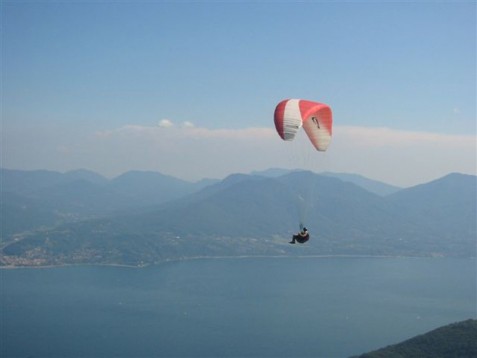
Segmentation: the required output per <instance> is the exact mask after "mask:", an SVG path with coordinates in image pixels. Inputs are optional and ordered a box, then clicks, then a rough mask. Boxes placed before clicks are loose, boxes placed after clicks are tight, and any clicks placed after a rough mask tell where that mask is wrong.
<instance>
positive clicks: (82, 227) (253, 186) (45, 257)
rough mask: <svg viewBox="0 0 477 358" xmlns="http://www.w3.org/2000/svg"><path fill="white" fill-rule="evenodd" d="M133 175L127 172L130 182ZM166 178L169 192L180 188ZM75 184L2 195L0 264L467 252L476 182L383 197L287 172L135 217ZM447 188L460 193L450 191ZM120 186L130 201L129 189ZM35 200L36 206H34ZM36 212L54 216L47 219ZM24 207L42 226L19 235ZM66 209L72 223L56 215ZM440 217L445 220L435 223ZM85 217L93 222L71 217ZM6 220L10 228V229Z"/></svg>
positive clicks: (104, 194)
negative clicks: (300, 234) (301, 229)
mask: <svg viewBox="0 0 477 358" xmlns="http://www.w3.org/2000/svg"><path fill="white" fill-rule="evenodd" d="M141 174H142V173H131V174H130V175H131V177H130V178H133V177H134V176H138V175H139V176H141ZM150 174H151V173H146V177H147V180H150V178H152V177H155V178H160V179H162V176H161V175H157V173H152V175H150ZM42 175H43V173H42ZM48 175H51V173H48ZM42 178H43V176H42ZM166 179H167V180H166V181H169V182H172V185H177V186H176V187H181V186H183V185H187V183H184V182H183V181H177V182H176V181H174V180H173V178H172V179H171V178H170V177H169V178H166ZM42 180H43V179H42ZM121 180H124V178H122V179H121ZM128 180H130V179H128ZM128 180H126V182H127V181H128ZM147 180H146V181H147ZM24 182H25V181H24ZM80 182H81V183H82V185H79V183H80ZM80 182H78V181H70V182H66V183H60V184H56V186H55V188H56V189H55V190H56V192H55V190H53V192H49V191H50V190H52V187H51V186H50V187H48V186H45V185H41V186H37V188H39V189H37V190H36V191H30V192H29V194H28V195H30V197H23V196H21V195H20V194H13V193H11V192H2V201H3V200H5V201H6V203H7V206H6V207H7V208H9V209H8V213H7V214H5V215H3V217H2V220H4V221H5V224H6V225H4V224H2V237H3V251H2V252H3V255H2V256H1V258H0V259H1V262H2V264H3V265H12V264H59V263H123V264H124V263H127V264H132V265H138V264H146V263H152V262H156V261H160V260H164V259H173V258H181V257H193V256H214V255H227V256H230V255H232V256H233V255H245V254H247V255H293V254H300V255H302V254H306V255H339V254H346V255H411V256H413V255H416V256H429V255H442V256H469V255H471V256H472V255H473V254H475V238H476V232H477V230H476V224H475V219H473V218H475V215H476V207H475V206H476V204H475V201H474V202H472V201H471V200H469V198H472V197H473V196H474V197H475V193H476V177H475V176H465V175H461V174H451V175H448V176H446V177H444V178H440V179H438V180H436V181H433V182H431V183H428V184H423V185H422V186H417V187H414V188H409V189H403V190H401V191H399V192H397V193H395V194H392V195H389V196H382V195H377V194H374V193H372V192H369V191H367V190H365V189H363V188H361V187H359V186H357V185H355V184H353V183H350V182H346V181H343V180H341V179H337V178H334V177H331V176H323V175H317V174H313V173H311V172H297V171H293V172H288V173H287V174H285V175H282V176H278V177H274V176H261V175H246V174H234V175H231V176H229V177H228V178H226V179H224V180H222V181H220V182H217V183H215V184H213V185H209V186H206V187H205V188H202V189H201V190H196V191H192V193H191V194H188V195H187V194H183V196H181V197H180V198H179V199H177V200H174V201H169V202H165V201H161V200H162V198H161V200H158V202H159V203H158V204H157V205H156V206H149V207H148V209H141V210H136V211H131V210H124V208H125V207H126V206H125V205H126V204H127V200H128V195H126V194H125V193H124V191H126V190H124V191H122V192H121V195H119V196H115V194H117V193H118V192H117V191H116V190H114V189H112V188H111V187H110V186H108V185H104V184H101V186H98V184H93V183H91V182H83V181H80ZM138 182H140V181H138ZM43 183H44V181H42V184H43ZM56 183H58V181H57V182H56ZM150 183H153V181H151V182H150ZM122 185H124V184H122ZM150 185H153V184H150ZM65 187H66V188H69V189H71V187H73V188H77V189H78V190H77V191H73V194H72V195H71V197H70V196H68V193H69V194H71V192H69V190H66V192H65V193H64V192H62V190H61V189H64V188H65ZM146 187H147V186H143V187H142V189H145V188H146ZM190 188H191V187H189V188H188V190H191V189H190ZM456 188H459V189H458V190H459V191H460V192H461V194H456V190H457V189H456ZM101 189H102V190H101ZM127 189H128V190H130V193H129V194H130V195H132V193H133V192H134V188H133V187H129V188H127ZM17 191H18V190H17ZM20 192H21V191H20ZM147 192H148V190H144V191H143V194H145V193H147ZM420 193H423V194H420ZM15 195H16V196H15ZM25 195H26V194H25ZM35 195H36V196H35ZM42 198H44V199H42ZM79 199H81V200H79ZM302 199H305V200H302ZM431 199H432V200H431ZM28 200H31V201H30V202H29V201H28ZM77 200H79V201H77ZM122 200H126V202H122ZM25 201H26V203H27V204H25ZM41 202H42V203H43V204H44V205H43V207H42V206H41V205H40V206H39V205H38V204H39V203H41ZM138 202H140V201H138ZM146 202H147V201H146ZM303 202H306V205H304V204H303ZM12 203H14V204H15V203H16V205H17V206H15V205H14V204H12ZM28 203H29V204H28ZM55 203H56V207H57V208H56V210H57V211H56V212H55V211H54V210H53V208H54V207H55ZM87 203H91V204H90V206H86V205H87ZM136 203H137V202H136ZM12 205H13V206H12ZM105 207H108V209H109V210H110V211H107V210H105V209H106V208H105ZM118 207H121V208H123V211H122V214H120V215H118V214H115V215H113V213H114V211H112V210H111V209H113V208H116V209H117V208H118ZM25 208H27V209H28V210H27V209H25ZM45 208H51V209H52V210H53V211H51V212H50V216H48V215H46V214H48V213H49V212H48V210H45ZM33 209H36V210H37V212H38V213H40V212H41V210H43V211H44V212H43V213H41V214H42V215H46V217H45V222H44V223H43V224H42V225H41V223H39V224H38V226H37V227H38V230H35V228H36V227H35V225H24V227H23V228H22V227H21V223H18V222H17V221H18V220H16V221H15V217H17V216H18V215H21V214H22V213H23V215H25V218H26V221H27V222H28V220H31V218H32V217H35V215H34V214H33V213H31V212H29V210H33ZM21 210H24V211H23V212H22V211H21ZM58 210H60V212H58ZM102 210H103V211H102ZM68 212H74V213H76V214H75V215H77V217H73V218H69V217H67V218H63V217H61V215H65V213H68ZM300 212H301V214H302V216H303V213H305V214H306V215H304V216H306V220H305V224H306V225H307V226H308V228H309V229H310V232H311V233H312V240H310V242H309V243H308V244H307V245H303V246H299V247H293V246H292V245H289V244H288V240H289V237H290V236H291V235H292V233H293V232H294V231H296V230H297V229H298V222H299V218H300ZM52 213H54V215H53V214H52ZM106 214H107V216H106ZM443 215H444V216H446V220H441V217H442V216H443ZM52 216H53V217H52ZM40 217H41V216H39V217H38V218H40ZM28 218H30V219H28ZM85 218H95V219H94V220H91V219H90V220H80V219H85ZM39 221H41V220H39ZM68 221H69V222H70V223H68ZM71 221H77V222H75V223H73V222H71ZM15 222H17V224H19V225H13V224H12V223H15ZM62 223H63V224H62ZM22 231H23V232H22Z"/></svg>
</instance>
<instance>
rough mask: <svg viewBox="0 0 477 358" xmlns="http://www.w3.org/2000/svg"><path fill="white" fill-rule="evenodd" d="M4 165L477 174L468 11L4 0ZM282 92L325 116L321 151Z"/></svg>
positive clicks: (385, 176)
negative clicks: (291, 137)
mask: <svg viewBox="0 0 477 358" xmlns="http://www.w3.org/2000/svg"><path fill="white" fill-rule="evenodd" d="M1 12H2V19H1V20H2V89H1V90H2V91H1V93H2V123H1V149H2V154H1V160H2V166H3V167H6V168H11V169H51V170H59V171H66V170H71V169H78V168H85V169H90V170H94V171H97V172H99V173H101V174H103V175H105V176H108V177H112V176H116V175H118V174H121V173H123V172H125V171H127V170H131V169H136V170H153V171H159V172H161V173H164V174H169V175H173V176H176V177H179V178H182V179H186V180H198V179H201V178H204V177H212V178H223V177H225V176H226V175H228V174H230V173H236V172H245V173H247V172H250V171H252V170H263V169H267V168H271V167H280V168H307V169H312V170H315V171H317V172H319V171H334V172H348V173H358V174H362V175H365V176H367V177H369V178H372V179H377V180H382V181H385V182H388V183H391V184H396V185H400V186H409V185H414V184H418V183H422V182H426V181H430V180H433V179H436V178H438V177H440V176H443V175H445V174H447V173H449V172H462V173H470V174H476V166H477V159H476V155H477V154H476V149H477V139H476V138H477V137H476V3H475V2H474V1H468V2H455V1H452V2H446V1H438V2H437V1H436V2H433V1H426V2H417V1H412V2H411V1H406V2H379V1H368V2H359V1H356V2H354V1H346V2H339V1H337V2H325V1H322V2H318V1H302V2H298V1H280V2H274V1H265V2H258V1H233V2H226V1H217V2H216V1H184V2H169V1H71V2H70V1H28V2H23V1H8V0H7V1H5V0H3V1H2V5H1ZM285 98H304V99H309V100H315V101H319V102H324V103H327V104H328V105H330V106H331V107H332V110H333V119H334V130H333V139H332V142H331V145H330V147H329V149H328V151H327V152H326V153H320V152H314V151H313V149H312V146H311V144H309V143H308V142H307V140H306V138H304V137H300V138H298V141H299V142H301V143H288V142H283V141H281V139H280V138H279V137H278V135H277V134H276V132H275V128H274V124H273V111H274V108H275V105H276V104H277V103H278V102H279V101H281V100H282V99H285Z"/></svg>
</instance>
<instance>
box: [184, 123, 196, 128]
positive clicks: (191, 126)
mask: <svg viewBox="0 0 477 358" xmlns="http://www.w3.org/2000/svg"><path fill="white" fill-rule="evenodd" d="M194 127H195V125H194V123H192V122H189V121H185V122H184V123H182V128H194Z"/></svg>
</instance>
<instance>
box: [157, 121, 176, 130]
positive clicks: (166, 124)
mask: <svg viewBox="0 0 477 358" xmlns="http://www.w3.org/2000/svg"><path fill="white" fill-rule="evenodd" d="M173 126H174V123H172V121H171V120H170V119H161V120H160V121H159V127H161V128H171V127H173Z"/></svg>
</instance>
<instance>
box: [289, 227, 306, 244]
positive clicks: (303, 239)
mask: <svg viewBox="0 0 477 358" xmlns="http://www.w3.org/2000/svg"><path fill="white" fill-rule="evenodd" d="M309 239H310V234H309V233H308V231H307V230H306V228H305V227H304V228H302V229H301V231H300V232H299V233H298V234H296V235H293V241H292V242H293V243H294V241H297V242H298V243H300V244H304V243H305V242H307V241H308V240H309Z"/></svg>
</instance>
